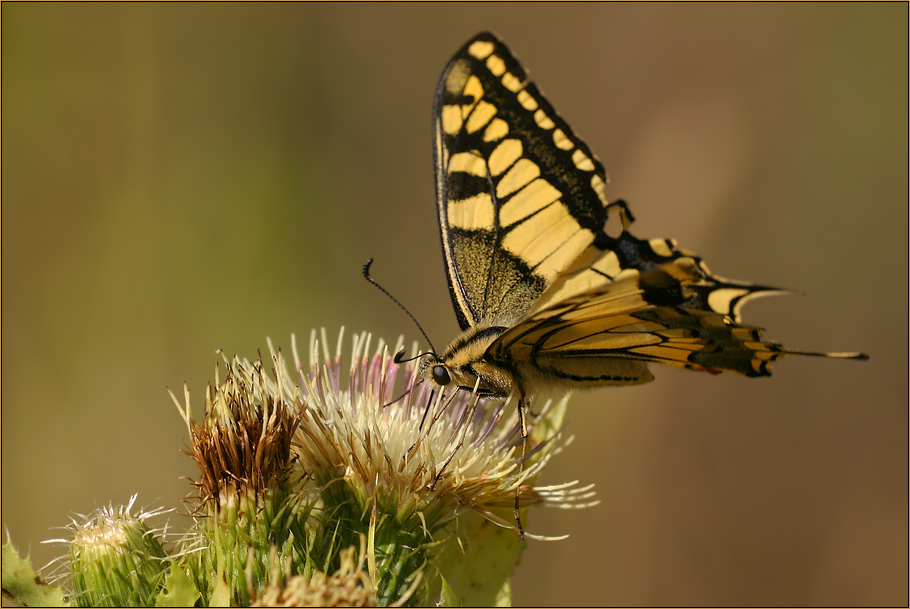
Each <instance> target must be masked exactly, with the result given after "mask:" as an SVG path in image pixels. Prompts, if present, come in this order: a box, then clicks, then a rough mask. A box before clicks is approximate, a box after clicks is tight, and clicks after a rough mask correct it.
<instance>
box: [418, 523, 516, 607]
mask: <svg viewBox="0 0 910 609" xmlns="http://www.w3.org/2000/svg"><path fill="white" fill-rule="evenodd" d="M460 520H461V523H462V524H464V523H466V524H467V530H466V531H462V532H460V533H459V535H460V536H461V538H462V539H463V540H465V547H464V551H462V548H461V547H460V546H459V544H458V543H456V542H455V540H454V539H451V540H449V542H448V543H446V545H445V549H444V550H443V552H442V554H440V556H439V558H438V559H437V560H436V561H435V562H436V565H437V567H438V568H439V573H440V575H441V579H442V581H443V590H442V591H441V594H440V597H441V598H442V600H443V601H444V602H445V604H446V605H448V606H464V607H490V606H496V607H508V606H511V604H512V583H511V578H512V571H513V570H514V569H515V565H516V564H518V559H519V557H520V556H521V553H522V552H523V551H524V549H525V544H523V543H522V542H520V541H519V540H518V535H517V534H516V533H515V531H512V530H509V529H504V528H502V527H500V526H497V525H495V524H493V523H492V522H490V521H489V520H487V519H486V518H483V517H482V516H481V515H480V514H476V513H470V514H465V515H463V516H462V517H461V518H460ZM445 588H449V590H448V591H446V590H445Z"/></svg>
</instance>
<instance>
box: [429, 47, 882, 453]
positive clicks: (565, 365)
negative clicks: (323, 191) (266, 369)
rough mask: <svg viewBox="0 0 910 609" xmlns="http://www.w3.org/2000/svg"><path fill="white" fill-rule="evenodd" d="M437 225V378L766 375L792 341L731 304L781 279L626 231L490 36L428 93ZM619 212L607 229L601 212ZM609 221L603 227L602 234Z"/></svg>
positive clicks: (525, 384) (496, 393)
mask: <svg viewBox="0 0 910 609" xmlns="http://www.w3.org/2000/svg"><path fill="white" fill-rule="evenodd" d="M433 134H434V161H435V171H436V202H437V207H438V213H439V231H440V237H441V241H442V249H443V254H444V257H445V267H446V276H447V278H448V285H449V292H450V295H451V299H452V304H453V305H454V308H455V314H456V316H457V318H458V323H459V325H460V326H461V330H462V333H461V334H460V335H459V336H458V337H456V338H455V340H453V341H452V342H451V344H449V346H448V347H447V348H446V349H445V350H444V351H442V352H441V353H434V352H429V353H425V354H423V355H422V357H421V361H420V364H419V368H418V370H419V377H420V378H421V379H422V380H425V381H429V382H431V383H432V384H433V385H434V386H436V387H437V388H438V389H442V388H444V387H448V386H454V387H459V388H462V389H468V390H474V391H476V392H477V393H478V394H480V395H482V396H486V397H492V398H502V399H505V398H509V397H513V398H517V399H518V409H519V419H520V421H521V430H522V435H523V436H525V437H526V436H527V430H526V428H525V424H524V416H523V411H524V409H525V408H527V407H528V405H529V403H530V401H531V400H532V399H533V397H534V396H537V395H539V394H540V393H542V392H545V391H549V390H552V389H566V390H568V389H578V388H592V387H597V386H604V385H635V384H640V383H646V382H648V381H651V380H653V378H654V377H653V376H652V374H651V372H650V370H649V364H652V363H661V364H669V365H672V366H678V367H682V368H687V369H690V370H699V371H705V372H710V373H714V374H717V373H721V372H725V371H733V372H738V373H740V374H743V375H746V376H753V377H755V376H767V375H769V374H771V365H772V364H773V363H774V362H775V361H777V360H779V359H781V358H782V357H785V356H788V355H794V354H799V355H813V356H820V357H832V358H849V359H866V358H867V356H866V355H864V354H861V353H814V352H805V351H794V350H788V349H786V348H784V347H783V346H782V345H780V344H778V343H775V342H770V341H766V340H763V339H762V334H761V329H759V328H756V327H753V326H749V325H745V324H743V323H742V321H741V318H740V311H741V309H742V306H743V305H744V304H745V303H746V302H747V301H749V300H750V299H753V298H756V297H759V296H763V295H768V294H774V293H779V292H782V291H783V290H778V289H775V288H771V287H767V286H759V285H752V284H750V283H743V282H737V281H731V280H728V279H724V278H721V277H718V276H717V275H714V274H713V273H711V271H710V270H709V269H708V267H707V266H706V265H705V263H704V262H703V261H702V259H701V258H700V257H698V256H697V255H695V254H693V253H692V252H689V251H686V250H684V249H682V248H679V247H678V246H677V244H676V242H675V241H673V240H670V239H650V240H644V239H638V238H636V237H635V236H633V235H632V234H631V233H630V232H629V230H628V229H629V226H630V225H631V224H632V222H633V220H634V218H633V216H632V214H631V212H630V211H629V209H628V206H627V205H626V203H625V202H623V201H622V200H617V201H614V202H608V200H607V198H606V195H605V193H604V187H605V184H606V173H605V171H604V168H603V166H602V165H601V163H600V161H599V160H598V159H597V157H596V156H595V155H594V154H593V153H592V152H591V150H590V149H589V148H588V146H587V145H586V144H585V143H584V142H583V141H582V140H581V139H580V138H579V137H578V136H577V135H575V133H574V132H573V131H572V129H571V128H570V127H569V125H568V124H567V123H566V122H565V121H564V120H563V119H562V118H561V117H560V116H559V115H558V114H557V113H556V111H555V110H554V109H553V106H551V105H550V103H549V102H548V101H547V100H546V98H544V96H543V95H542V94H541V92H540V90H539V89H538V88H537V86H536V85H535V84H534V83H532V82H530V81H529V80H528V77H527V74H526V73H525V71H524V70H523V69H522V67H521V65H520V64H519V63H518V61H516V59H515V58H514V57H513V56H512V54H511V53H510V52H509V50H508V48H506V46H505V45H504V44H503V43H502V42H501V41H500V40H499V39H498V38H497V37H496V36H494V35H493V34H490V33H486V32H485V33H481V34H478V35H477V36H475V37H474V38H472V39H471V40H469V41H468V42H467V43H466V44H465V45H464V46H463V47H462V48H461V50H459V51H458V52H457V53H456V54H455V56H454V57H452V59H451V60H450V61H449V63H448V65H447V66H446V68H445V70H444V71H443V73H442V76H441V77H440V79H439V84H438V86H437V88H436V94H435V101H434V104H433ZM614 215H615V217H617V218H618V219H619V221H620V222H621V225H622V230H621V232H620V233H619V234H618V236H610V234H608V233H607V232H606V231H605V225H606V222H607V220H608V217H613V216H614ZM613 232H614V233H615V232H616V231H613Z"/></svg>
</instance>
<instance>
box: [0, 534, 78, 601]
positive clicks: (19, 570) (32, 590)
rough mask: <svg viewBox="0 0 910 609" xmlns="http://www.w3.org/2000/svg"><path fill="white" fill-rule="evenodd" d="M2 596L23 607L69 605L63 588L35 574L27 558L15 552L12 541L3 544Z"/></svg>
mask: <svg viewBox="0 0 910 609" xmlns="http://www.w3.org/2000/svg"><path fill="white" fill-rule="evenodd" d="M3 596H4V597H6V598H8V599H10V600H12V601H14V602H16V603H18V604H19V605H22V606H23V607H69V606H70V605H69V603H67V602H66V600H65V599H64V596H63V590H61V589H60V588H58V587H57V586H52V585H50V584H48V583H47V582H46V581H44V578H43V577H40V576H38V575H36V574H35V570H34V569H32V565H31V563H30V562H29V561H28V559H23V558H21V557H20V556H19V553H18V552H16V548H14V547H13V542H12V541H7V542H6V543H5V544H3Z"/></svg>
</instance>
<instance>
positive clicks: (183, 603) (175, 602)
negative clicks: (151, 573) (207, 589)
mask: <svg viewBox="0 0 910 609" xmlns="http://www.w3.org/2000/svg"><path fill="white" fill-rule="evenodd" d="M199 597H200V594H199V590H197V589H196V584H195V583H194V582H193V579H192V578H191V577H190V576H189V575H187V572H186V571H185V570H184V568H183V567H181V566H180V565H178V564H177V563H174V562H172V563H171V570H170V572H169V573H168V575H167V579H166V580H165V581H164V590H162V591H161V592H159V593H158V596H157V598H155V606H156V607H192V606H193V605H195V604H196V601H197V600H199Z"/></svg>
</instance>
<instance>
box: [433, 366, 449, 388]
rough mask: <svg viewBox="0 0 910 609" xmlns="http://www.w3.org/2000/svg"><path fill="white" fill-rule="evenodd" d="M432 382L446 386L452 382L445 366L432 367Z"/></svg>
mask: <svg viewBox="0 0 910 609" xmlns="http://www.w3.org/2000/svg"><path fill="white" fill-rule="evenodd" d="M433 380H434V381H436V384H437V385H448V384H449V383H451V382H452V379H451V378H449V371H448V370H446V367H445V366H433Z"/></svg>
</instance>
